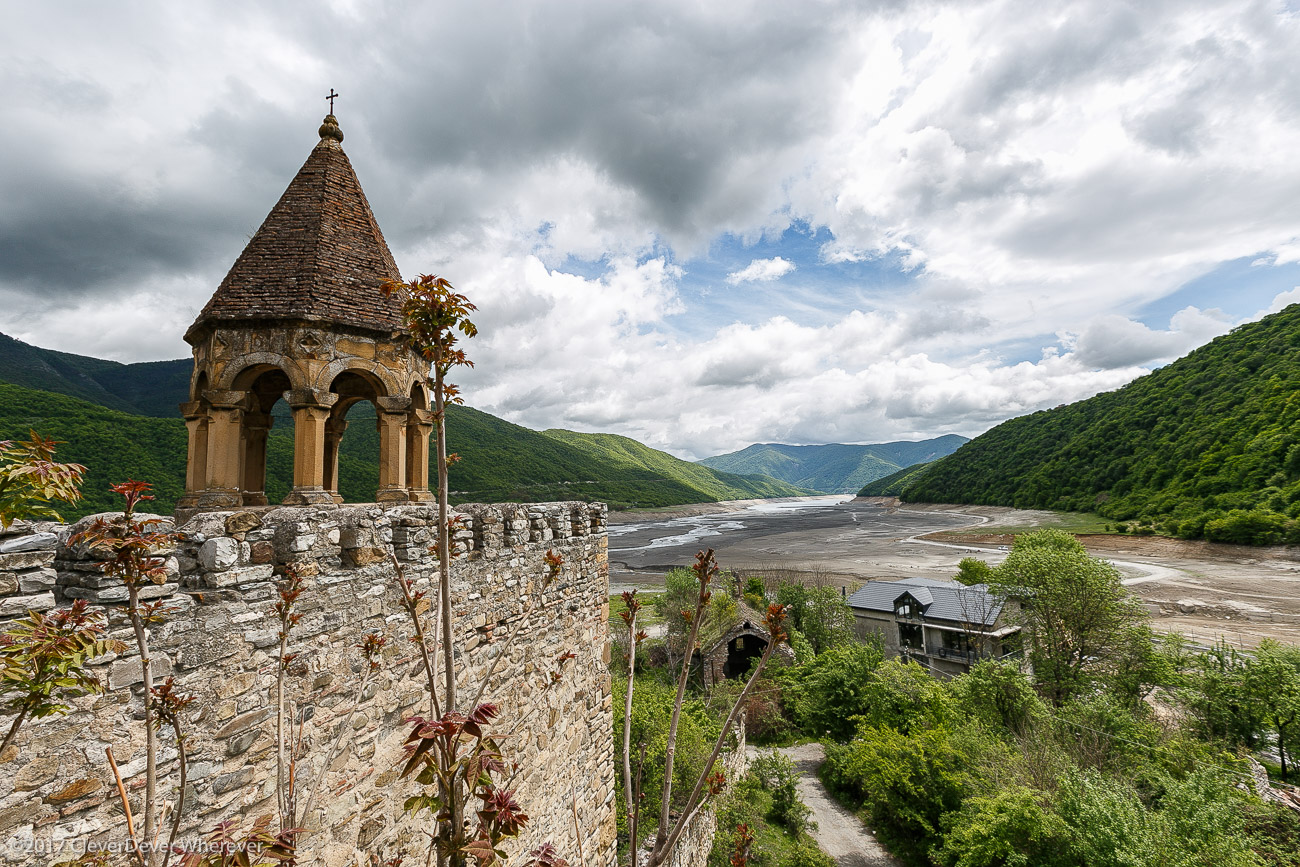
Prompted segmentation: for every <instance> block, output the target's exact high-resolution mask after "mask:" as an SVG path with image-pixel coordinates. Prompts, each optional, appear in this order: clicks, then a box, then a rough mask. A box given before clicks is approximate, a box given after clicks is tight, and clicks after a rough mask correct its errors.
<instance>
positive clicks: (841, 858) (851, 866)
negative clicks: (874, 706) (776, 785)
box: [781, 744, 898, 867]
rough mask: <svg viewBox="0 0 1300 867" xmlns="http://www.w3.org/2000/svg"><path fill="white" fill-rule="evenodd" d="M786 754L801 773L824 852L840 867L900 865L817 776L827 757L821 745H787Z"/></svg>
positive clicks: (801, 792) (801, 787)
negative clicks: (833, 798)
mask: <svg viewBox="0 0 1300 867" xmlns="http://www.w3.org/2000/svg"><path fill="white" fill-rule="evenodd" d="M781 752H782V753H785V755H787V756H789V757H790V760H791V761H793V762H794V768H795V772H796V773H798V774H799V782H798V784H797V785H798V788H799V797H800V798H802V799H803V802H804V803H805V804H807V805H808V808H809V809H810V810H812V820H813V821H814V822H816V823H817V830H816V831H814V832H813V835H812V836H813V839H814V840H816V841H817V845H818V846H820V847H821V849H822V851H823V852H825V853H826V854H827V855H830V856H831V857H832V858H834V859H835V863H836V864H838V865H839V867H898V862H897V861H895V860H894V858H893V857H892V856H890V854H889V853H888V852H886V851H885V850H884V849H883V848H881V845H880V844H879V843H878V842H876V838H875V837H873V836H872V835H871V832H870V831H868V830H867V829H866V827H865V826H864V825H863V824H862V823H861V822H859V821H858V818H857V817H856V816H854V815H853V814H852V813H850V812H849V811H848V810H846V809H844V808H843V807H841V806H840V805H839V804H837V803H835V801H834V800H832V799H831V796H830V794H829V793H827V791H826V787H825V786H823V785H822V781H821V780H819V779H817V769H818V768H819V767H821V763H822V760H823V759H824V758H825V756H824V755H823V753H822V745H821V744H800V745H799V746H797V747H786V748H784V749H782V750H781Z"/></svg>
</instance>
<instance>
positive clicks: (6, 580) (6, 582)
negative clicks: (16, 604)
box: [0, 572, 18, 596]
mask: <svg viewBox="0 0 1300 867" xmlns="http://www.w3.org/2000/svg"><path fill="white" fill-rule="evenodd" d="M17 592H18V573H17V572H0V596H3V595H5V594H7V593H17Z"/></svg>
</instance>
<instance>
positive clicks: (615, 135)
mask: <svg viewBox="0 0 1300 867" xmlns="http://www.w3.org/2000/svg"><path fill="white" fill-rule="evenodd" d="M514 12H515V14H513V15H503V16H502V17H501V18H496V17H495V16H492V15H481V14H476V13H472V12H468V11H465V12H462V14H460V15H459V16H457V15H456V14H455V13H452V14H447V13H446V12H445V11H442V12H439V13H438V14H437V15H436V16H432V15H431V16H430V17H429V18H428V19H427V20H426V21H417V22H414V27H415V29H416V30H421V29H424V28H425V27H426V26H427V30H428V32H430V33H436V34H437V36H436V37H435V38H433V39H431V41H430V44H429V45H428V46H427V47H428V48H429V49H430V50H424V51H414V52H410V53H404V52H395V53H393V54H392V55H390V56H388V57H386V58H384V62H383V63H382V64H381V68H379V69H376V70H373V71H372V75H374V76H375V77H376V79H383V81H384V87H383V91H382V92H383V93H384V94H385V96H384V98H383V100H382V101H381V102H380V103H378V104H376V105H375V106H373V108H372V110H373V112H374V114H375V115H376V118H377V119H378V120H379V126H381V127H382V128H384V129H387V130H391V131H393V133H394V134H393V135H391V136H388V137H386V138H385V139H384V142H383V146H384V148H385V149H386V152H387V153H388V154H389V156H391V157H392V158H393V159H394V160H395V161H397V162H399V163H400V164H401V165H402V166H403V167H404V168H405V170H407V171H410V172H413V173H417V174H418V173H419V172H421V171H424V170H427V168H428V166H429V165H430V163H433V164H434V165H438V164H455V165H473V166H477V167H479V168H481V169H482V170H484V171H485V172H488V173H495V172H500V171H505V172H506V174H507V175H509V174H510V173H512V172H513V171H516V170H518V169H519V168H521V167H528V166H532V165H535V164H536V163H537V162H538V161H539V160H544V159H546V158H547V157H555V156H566V157H570V158H576V159H579V160H583V161H586V162H589V163H590V164H592V165H593V166H595V167H596V168H597V169H598V170H599V171H600V172H601V173H602V174H604V175H605V176H607V177H608V178H609V179H610V180H611V181H612V182H613V183H615V184H618V185H622V186H625V187H627V188H630V189H631V190H633V191H635V193H636V195H637V199H638V201H639V202H640V204H641V206H642V207H643V208H644V214H643V215H642V216H643V217H645V218H647V219H649V220H651V221H653V222H654V223H655V224H657V225H658V226H659V227H660V228H661V230H662V231H664V232H665V233H666V234H675V235H679V236H680V235H682V234H690V233H693V232H696V231H699V230H701V229H708V228H712V227H713V225H714V224H717V223H720V222H726V221H728V220H731V219H734V218H735V216H736V212H737V211H738V210H739V211H742V212H743V211H745V210H748V209H750V208H752V207H753V206H754V205H755V204H756V203H757V202H758V201H759V200H760V199H761V197H762V195H763V194H764V191H766V190H767V189H768V188H769V186H770V180H771V179H770V178H766V177H752V178H749V177H741V178H735V177H732V176H731V175H730V173H731V172H732V171H733V170H734V169H735V168H736V166H737V161H738V160H740V159H748V160H753V159H754V158H755V156H756V155H757V156H759V157H760V158H761V156H762V155H771V154H775V153H777V152H779V151H780V150H781V149H783V148H786V147H789V146H791V145H793V144H795V143H797V142H799V141H801V140H803V139H804V138H805V137H807V136H808V135H809V133H810V131H813V130H816V129H819V128H821V127H823V126H824V124H825V114H826V112H827V111H828V108H829V105H828V103H829V97H830V96H831V95H832V94H831V93H830V91H829V90H828V89H827V87H826V82H827V73H828V72H829V71H832V70H833V69H834V66H835V64H836V62H837V60H839V59H840V58H841V57H842V55H843V51H844V45H843V43H842V40H841V39H840V38H839V35H838V34H839V27H840V26H841V25H844V26H847V25H848V23H849V19H850V18H851V17H852V15H853V13H852V11H851V10H850V9H849V8H848V6H847V4H831V3H827V4H818V5H817V7H816V14H809V11H808V10H807V9H806V8H804V7H801V6H793V5H790V6H785V5H783V4H769V5H760V6H756V7H753V8H752V9H751V10H750V11H749V13H748V14H746V15H743V16H740V17H736V16H734V15H732V14H726V15H723V14H720V13H717V12H714V11H711V9H710V7H709V6H708V5H707V4H705V5H696V4H689V5H683V6H681V7H680V8H677V9H675V10H674V9H672V8H671V6H665V5H664V4H636V5H631V6H629V5H623V4H608V3H570V4H563V5H559V6H545V7H542V6H535V5H527V6H523V7H520V8H519V9H517V10H514ZM832 80H833V79H832ZM378 84H379V82H378V81H377V80H372V81H371V82H370V83H368V84H367V87H368V88H370V89H371V90H372V91H374V92H376V93H378V92H381V90H380V87H379V86H378Z"/></svg>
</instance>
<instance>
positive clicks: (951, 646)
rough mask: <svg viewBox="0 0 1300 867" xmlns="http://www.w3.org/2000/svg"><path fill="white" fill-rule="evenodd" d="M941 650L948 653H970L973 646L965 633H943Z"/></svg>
mask: <svg viewBox="0 0 1300 867" xmlns="http://www.w3.org/2000/svg"><path fill="white" fill-rule="evenodd" d="M943 649H944V650H946V651H948V652H949V653H963V654H964V653H971V652H972V651H974V649H975V647H974V644H973V643H972V642H971V640H970V636H969V635H967V634H966V633H965V632H948V631H946V630H945V631H944V633H943Z"/></svg>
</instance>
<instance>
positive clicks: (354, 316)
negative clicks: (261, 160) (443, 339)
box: [186, 115, 404, 340]
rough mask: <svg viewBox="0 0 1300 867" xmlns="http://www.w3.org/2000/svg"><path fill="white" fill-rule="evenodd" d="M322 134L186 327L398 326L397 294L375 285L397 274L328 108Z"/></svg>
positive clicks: (189, 333) (387, 328) (391, 328)
mask: <svg viewBox="0 0 1300 867" xmlns="http://www.w3.org/2000/svg"><path fill="white" fill-rule="evenodd" d="M320 135H321V139H320V142H319V143H318V144H317V145H316V147H315V148H313V149H312V152H311V154H310V155H309V156H308V157H307V161H306V162H305V163H303V166H302V168H301V169H299V170H298V174H297V175H296V176H295V177H294V179H293V180H292V181H291V182H290V183H289V186H288V188H287V189H286V190H285V191H284V195H282V196H281V197H280V201H279V202H277V203H276V205H275V207H274V208H272V209H271V213H270V214H268V215H267V217H266V219H265V220H264V221H263V222H262V227H261V228H260V229H258V230H257V234H255V235H253V238H252V240H251V241H249V242H248V246H246V247H245V248H244V251H243V252H242V253H241V254H240V255H239V258H238V259H237V260H236V261H235V264H234V266H233V267H231V269H230V272H229V273H228V274H226V278H225V279H224V280H222V281H221V285H220V286H219V287H218V288H217V291H216V293H215V294H213V296H212V298H211V299H210V300H209V301H208V303H207V305H206V306H204V308H203V310H202V312H200V313H199V316H198V318H197V319H196V320H195V321H194V324H193V325H191V326H190V329H189V331H187V332H186V339H187V340H189V339H191V337H192V336H193V335H194V333H195V332H196V330H198V329H200V328H201V327H202V326H204V325H206V324H209V323H212V322H214V321H239V320H284V319H289V320H306V321H314V322H321V323H326V324H339V325H351V326H354V327H359V328H364V329H367V330H371V331H381V332H387V333H392V332H394V331H399V330H401V329H402V328H403V327H404V325H403V320H402V316H401V302H400V301H399V300H398V299H397V298H396V297H393V298H385V297H384V295H383V293H382V292H380V291H379V286H380V284H381V283H382V282H383V281H384V280H388V279H394V280H400V279H401V273H400V272H399V271H398V270H397V264H396V262H394V261H393V254H392V253H391V252H389V249H388V244H387V243H386V242H385V241H384V235H383V232H381V231H380V230H379V224H378V223H377V222H376V221H375V215H374V214H373V213H372V212H371V210H370V203H369V202H367V201H366V194H365V193H364V192H363V191H362V189H361V184H360V182H359V181H358V180H357V176H356V172H354V171H353V170H352V163H351V162H349V161H348V157H347V154H345V153H344V152H343V147H342V141H343V133H342V132H340V131H339V128H338V124H337V121H335V119H334V116H333V115H329V116H328V117H326V118H325V123H324V124H323V125H322V126H321V128H320Z"/></svg>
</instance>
